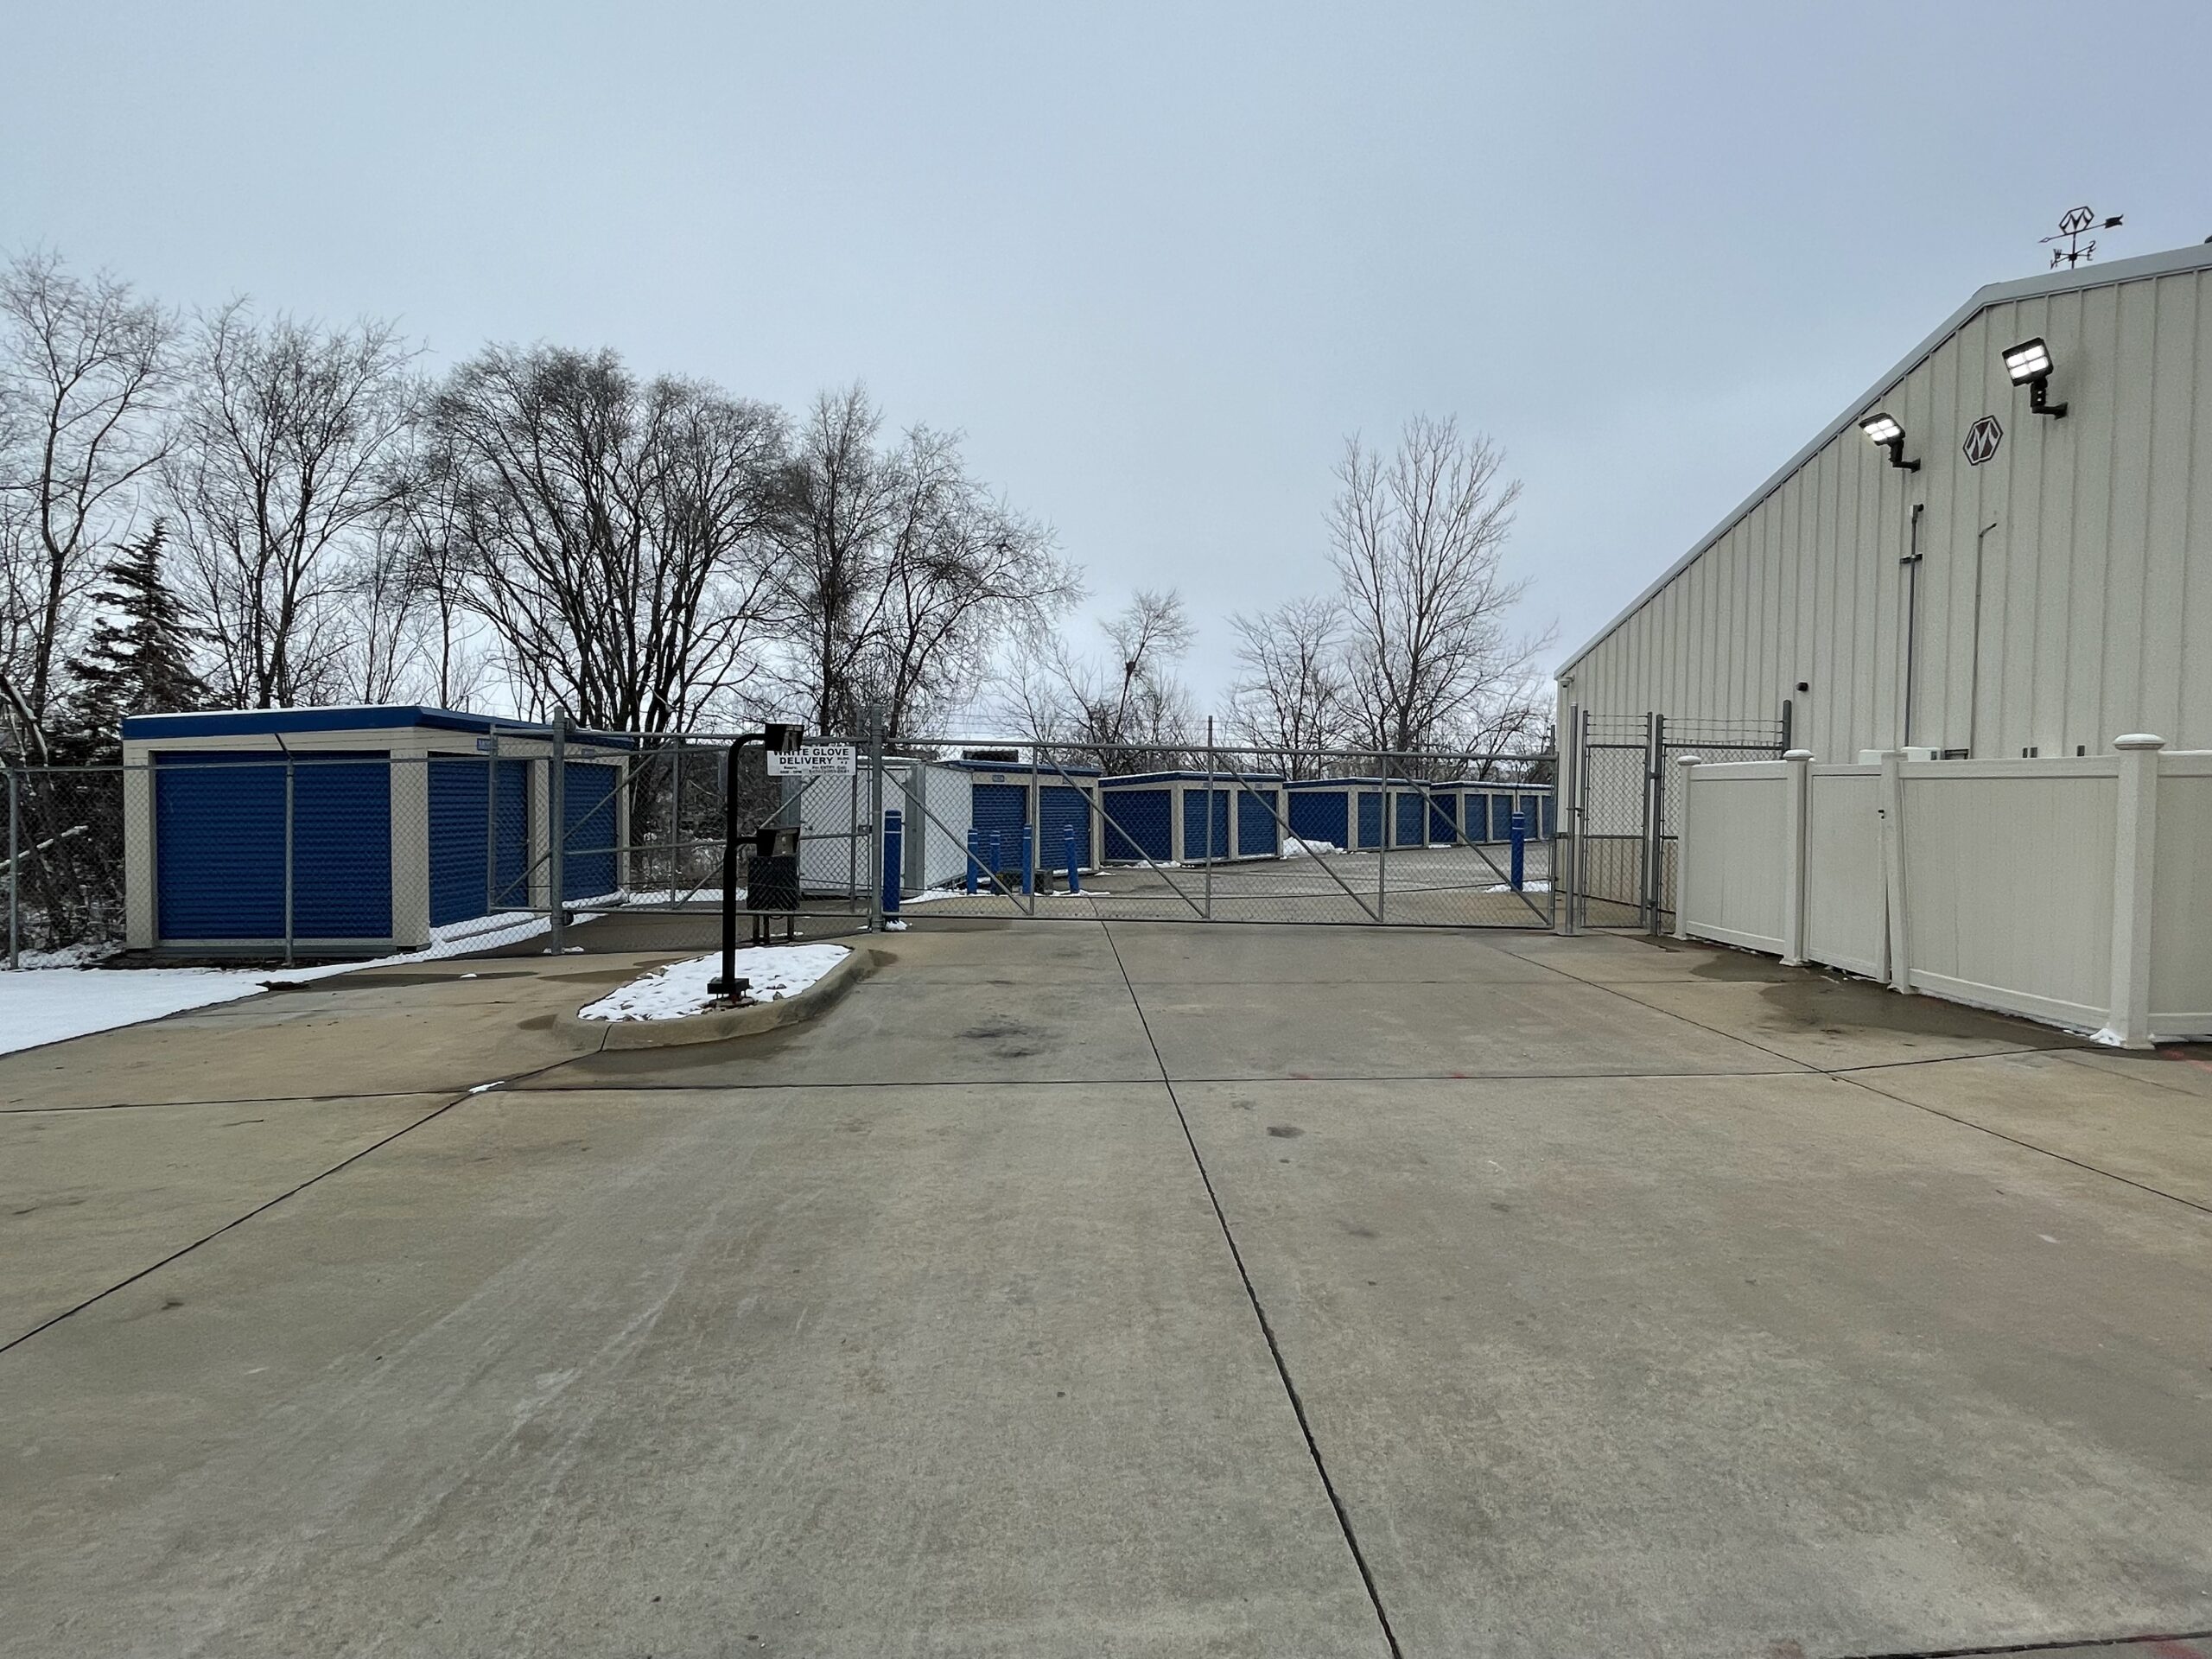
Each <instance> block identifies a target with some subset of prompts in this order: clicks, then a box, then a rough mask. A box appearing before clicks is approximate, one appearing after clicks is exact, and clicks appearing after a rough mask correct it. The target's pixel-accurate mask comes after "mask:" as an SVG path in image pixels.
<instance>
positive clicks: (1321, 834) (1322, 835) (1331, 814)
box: [1285, 789, 1351, 847]
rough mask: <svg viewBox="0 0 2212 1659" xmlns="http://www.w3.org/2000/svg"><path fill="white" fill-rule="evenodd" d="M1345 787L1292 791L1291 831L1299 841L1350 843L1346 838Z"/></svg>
mask: <svg viewBox="0 0 2212 1659" xmlns="http://www.w3.org/2000/svg"><path fill="white" fill-rule="evenodd" d="M1345 795H1346V791H1344V790H1341V789H1294V790H1292V791H1289V797H1290V810H1289V811H1288V812H1287V814H1286V815H1285V816H1287V817H1288V818H1289V819H1290V833H1291V834H1292V835H1294V836H1297V837H1298V838H1299V840H1300V841H1319V842H1327V843H1328V844H1329V845H1330V846H1332V847H1349V846H1351V842H1349V841H1347V840H1346V839H1345V838H1344V829H1345V826H1346V809H1345V806H1344V799H1345Z"/></svg>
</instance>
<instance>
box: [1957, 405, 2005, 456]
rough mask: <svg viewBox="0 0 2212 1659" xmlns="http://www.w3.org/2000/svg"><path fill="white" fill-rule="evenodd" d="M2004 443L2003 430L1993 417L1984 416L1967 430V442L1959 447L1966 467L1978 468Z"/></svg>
mask: <svg viewBox="0 0 2212 1659" xmlns="http://www.w3.org/2000/svg"><path fill="white" fill-rule="evenodd" d="M2002 442H2005V429H2004V428H2003V427H2001V426H1999V424H1998V423H1997V417H1996V416H1994V415H1985V416H1982V417H1981V418H1980V420H1978V421H1976V422H1975V423H1974V424H1973V425H1972V426H1970V427H1968V428H1967V441H1966V442H1964V443H1962V444H1961V445H1960V446H1959V447H1960V448H1961V450H1963V451H1964V452H1965V454H1966V458H1967V466H1969V467H1979V466H1980V465H1981V463H1982V462H1983V461H1987V460H1988V459H1989V458H1990V457H1991V456H1992V455H1993V454H1996V453H1997V446H1998V445H1999V444H2000V443H2002Z"/></svg>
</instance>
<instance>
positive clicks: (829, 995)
mask: <svg viewBox="0 0 2212 1659" xmlns="http://www.w3.org/2000/svg"><path fill="white" fill-rule="evenodd" d="M739 965H740V966H741V967H742V966H743V962H742V959H741V960H740V963H739ZM876 966H877V953H876V952H875V951H874V950H872V949H870V948H869V947H868V946H867V945H865V944H856V945H853V946H850V947H849V955H848V956H847V957H845V959H844V960H843V961H842V962H841V963H838V964H837V965H836V967H835V968H832V969H830V970H829V972H828V973H826V974H824V975H823V976H822V977H821V978H819V979H817V980H816V981H815V982H814V983H813V984H811V985H810V986H808V987H807V988H805V989H804V990H803V991H798V992H794V993H793V994H792V995H790V996H785V997H779V998H778V999H777V1000H776V1001H773V1002H755V1003H753V1004H751V1005H750V1006H748V1007H742V1008H714V1009H710V1010H709V1012H707V1013H705V1014H687V1015H685V1016H683V1018H681V1019H677V1020H586V1019H584V1018H582V1016H581V1015H579V1014H562V1015H560V1016H559V1017H558V1019H557V1020H556V1021H555V1023H556V1026H557V1027H558V1028H559V1029H560V1030H562V1031H563V1032H567V1033H570V1034H571V1035H574V1036H577V1037H582V1038H587V1039H592V1040H593V1041H594V1043H595V1045H596V1046H597V1048H598V1050H599V1051H600V1052H606V1051H607V1050H609V1049H632V1048H674V1047H677V1046H681V1045H683V1044H686V1043H720V1042H727V1041H728V1040H729V1039H732V1038H734V1037H757V1036H759V1035H760V1033H762V1032H764V1031H773V1030H775V1029H776V1028H777V1027H779V1026H795V1025H797V1024H798V1023H799V1022H800V1021H801V1020H813V1019H816V1018H818V1017H819V1016H820V1015H822V1014H825V1013H827V1012H828V1011H829V1007H830V1005H831V1004H833V1003H834V1002H836V1001H837V999H838V998H839V997H841V996H842V995H844V994H845V993H846V992H847V991H849V990H850V989H851V988H853V987H854V986H855V985H856V984H858V983H859V982H861V980H863V979H865V978H867V977H868V975H870V974H872V973H874V971H875V969H876Z"/></svg>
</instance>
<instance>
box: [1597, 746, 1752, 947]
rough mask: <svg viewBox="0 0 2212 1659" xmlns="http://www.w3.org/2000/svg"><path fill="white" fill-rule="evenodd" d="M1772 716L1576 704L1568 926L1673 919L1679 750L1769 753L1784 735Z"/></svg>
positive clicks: (1731, 755) (1709, 755) (1658, 927)
mask: <svg viewBox="0 0 2212 1659" xmlns="http://www.w3.org/2000/svg"><path fill="white" fill-rule="evenodd" d="M1787 710H1788V705H1787V704H1785V705H1784V713H1783V717H1782V718H1781V719H1780V720H1772V721H1768V720H1743V721H1726V720H1705V721H1681V720H1673V719H1669V717H1668V716H1666V715H1661V714H1657V713H1656V712H1655V713H1648V714H1642V715H1599V714H1594V713H1592V711H1590V710H1588V709H1577V710H1575V711H1574V713H1573V717H1572V719H1571V721H1570V726H1569V732H1568V756H1567V774H1568V790H1569V801H1568V805H1567V824H1568V828H1567V830H1566V831H1565V834H1566V836H1567V840H1568V845H1567V851H1566V852H1565V854H1564V855H1563V856H1562V859H1561V863H1562V867H1563V869H1564V871H1565V875H1564V880H1563V885H1564V887H1565V888H1566V898H1565V899H1564V905H1563V912H1562V913H1563V916H1564V918H1565V920H1566V921H1567V925H1568V926H1569V927H1641V928H1643V929H1646V930H1647V931H1652V932H1662V931H1666V930H1667V929H1668V928H1669V927H1670V926H1671V925H1673V918H1674V912H1675V863H1676V856H1675V855H1676V836H1675V826H1676V825H1678V824H1679V823H1681V789H1682V780H1681V767H1680V766H1677V765H1676V764H1675V762H1676V761H1677V760H1680V759H1681V757H1682V756H1684V755H1688V754H1695V755H1699V756H1701V757H1702V758H1704V759H1706V760H1774V759H1776V758H1777V757H1778V756H1780V755H1781V753H1783V750H1784V749H1786V748H1787V747H1789V714H1788V712H1787Z"/></svg>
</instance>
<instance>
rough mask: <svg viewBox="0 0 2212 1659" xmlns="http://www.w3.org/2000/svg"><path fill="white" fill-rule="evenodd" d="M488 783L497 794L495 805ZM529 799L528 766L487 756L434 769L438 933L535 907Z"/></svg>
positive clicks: (442, 761)
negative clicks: (488, 868)
mask: <svg viewBox="0 0 2212 1659" xmlns="http://www.w3.org/2000/svg"><path fill="white" fill-rule="evenodd" d="M487 784H488V785H491V787H492V788H493V790H494V791H496V793H495V795H494V797H493V799H492V800H491V801H490V802H489V803H488V804H487V802H486V794H485V791H486V785H487ZM529 799H530V762H529V761H527V760H493V758H492V757H491V756H490V755H484V756H481V757H467V756H444V757H440V758H438V759H435V760H432V761H431V762H430V925H431V926H433V927H442V926H444V925H446V924H447V923H448V922H465V921H467V920H469V919H470V918H473V917H477V916H482V915H484V914H486V912H487V910H505V909H507V908H510V907H512V906H518V905H525V904H528V903H529V902H530V892H529V887H530V883H529V880H528V876H529V868H530V808H529ZM487 856H488V857H489V858H490V859H491V860H492V874H491V877H490V879H489V880H487V879H486V873H485V861H486V857H487Z"/></svg>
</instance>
